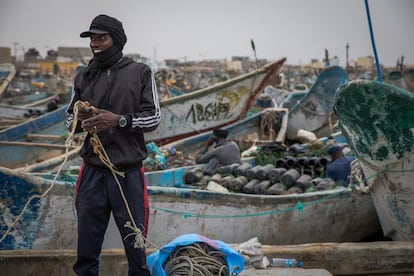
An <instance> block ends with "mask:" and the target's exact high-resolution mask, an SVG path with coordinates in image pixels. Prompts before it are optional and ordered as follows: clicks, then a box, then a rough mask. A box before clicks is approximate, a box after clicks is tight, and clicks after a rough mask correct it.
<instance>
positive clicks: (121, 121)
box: [118, 115, 128, 128]
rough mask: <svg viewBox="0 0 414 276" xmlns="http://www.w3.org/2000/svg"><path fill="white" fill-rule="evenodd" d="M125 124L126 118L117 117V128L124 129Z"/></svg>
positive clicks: (126, 122)
mask: <svg viewBox="0 0 414 276" xmlns="http://www.w3.org/2000/svg"><path fill="white" fill-rule="evenodd" d="M127 124H128V121H127V119H126V117H125V116H122V115H121V116H120V117H119V120H118V125H119V127H120V128H124V127H126V125H127Z"/></svg>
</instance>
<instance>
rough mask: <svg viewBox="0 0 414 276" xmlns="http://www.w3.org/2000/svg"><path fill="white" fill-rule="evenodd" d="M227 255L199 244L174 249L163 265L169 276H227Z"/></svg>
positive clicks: (206, 245)
mask: <svg viewBox="0 0 414 276" xmlns="http://www.w3.org/2000/svg"><path fill="white" fill-rule="evenodd" d="M225 256H226V255H225V254H224V253H223V252H221V251H219V250H217V249H214V248H213V247H211V246H209V245H208V244H206V243H203V242H198V243H193V244H191V245H186V246H180V247H177V248H175V249H174V251H173V252H171V254H170V255H169V257H168V258H167V259H166V260H165V263H164V265H163V267H164V270H165V272H166V274H167V275H169V276H221V275H223V276H227V275H233V273H230V274H229V272H228V266H227V264H226V261H225V258H224V257H225Z"/></svg>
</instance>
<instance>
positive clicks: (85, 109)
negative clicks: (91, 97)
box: [78, 102, 95, 122]
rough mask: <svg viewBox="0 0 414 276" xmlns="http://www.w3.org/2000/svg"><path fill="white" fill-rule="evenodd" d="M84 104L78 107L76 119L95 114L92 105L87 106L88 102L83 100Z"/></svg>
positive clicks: (84, 118) (80, 119) (81, 119)
mask: <svg viewBox="0 0 414 276" xmlns="http://www.w3.org/2000/svg"><path fill="white" fill-rule="evenodd" d="M85 105H86V106H81V107H79V109H78V120H79V121H81V122H82V121H83V120H86V119H88V118H91V117H93V116H94V115H95V114H94V113H93V107H92V106H89V102H85Z"/></svg>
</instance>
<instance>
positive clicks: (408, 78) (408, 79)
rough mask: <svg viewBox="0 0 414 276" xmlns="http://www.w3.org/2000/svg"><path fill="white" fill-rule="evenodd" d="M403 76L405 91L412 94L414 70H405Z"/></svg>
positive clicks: (413, 89)
mask: <svg viewBox="0 0 414 276" xmlns="http://www.w3.org/2000/svg"><path fill="white" fill-rule="evenodd" d="M403 76H404V80H405V83H406V84H407V89H408V90H410V91H411V92H414V68H407V69H405V70H404V72H403Z"/></svg>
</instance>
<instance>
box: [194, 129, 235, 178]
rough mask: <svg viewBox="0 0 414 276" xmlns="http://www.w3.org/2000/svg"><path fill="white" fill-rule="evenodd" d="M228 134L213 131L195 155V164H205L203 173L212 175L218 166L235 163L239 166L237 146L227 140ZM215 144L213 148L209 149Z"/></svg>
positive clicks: (221, 131)
mask: <svg viewBox="0 0 414 276" xmlns="http://www.w3.org/2000/svg"><path fill="white" fill-rule="evenodd" d="M227 136H228V132H227V130H224V129H219V128H217V129H214V130H213V136H211V137H210V138H209V139H208V141H207V144H206V145H205V147H204V148H203V149H202V150H201V151H200V152H199V153H197V155H196V164H206V165H205V166H204V169H203V171H204V173H205V174H209V175H212V174H213V173H214V171H215V169H216V168H217V167H219V166H227V165H232V164H235V163H238V164H241V163H242V161H241V153H240V148H239V146H238V145H237V144H236V143H235V142H233V141H230V140H228V139H227ZM214 143H215V146H214V147H211V146H212V145H213V144H214Z"/></svg>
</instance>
